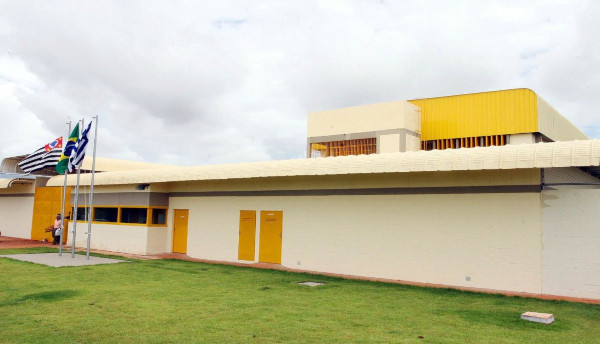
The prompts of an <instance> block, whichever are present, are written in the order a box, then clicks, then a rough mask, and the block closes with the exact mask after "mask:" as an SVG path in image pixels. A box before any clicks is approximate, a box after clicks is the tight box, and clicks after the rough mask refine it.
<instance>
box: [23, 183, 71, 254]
mask: <svg viewBox="0 0 600 344" xmlns="http://www.w3.org/2000/svg"><path fill="white" fill-rule="evenodd" d="M62 192H63V188H62V187H59V186H54V187H38V188H36V189H35V194H34V198H33V219H32V221H31V240H40V241H42V240H44V239H46V240H47V241H48V242H52V233H50V232H45V229H46V227H48V226H52V225H54V220H56V214H60V213H61V212H62ZM70 196H71V188H70V187H67V199H66V203H65V217H67V218H68V215H69V212H70V209H71V197H70ZM63 222H64V227H65V230H63V244H66V243H67V236H68V233H69V231H68V221H63Z"/></svg>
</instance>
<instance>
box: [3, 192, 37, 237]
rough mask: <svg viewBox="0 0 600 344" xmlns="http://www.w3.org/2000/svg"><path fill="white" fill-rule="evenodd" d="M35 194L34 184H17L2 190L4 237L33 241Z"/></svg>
mask: <svg viewBox="0 0 600 344" xmlns="http://www.w3.org/2000/svg"><path fill="white" fill-rule="evenodd" d="M33 194H34V186H33V184H25V185H19V184H16V185H12V186H11V187H10V188H8V189H0V213H1V214H2V224H0V232H2V235H3V236H10V237H15V238H23V239H31V221H32V220H33V218H32V216H33Z"/></svg>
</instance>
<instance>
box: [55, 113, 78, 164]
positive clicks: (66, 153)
mask: <svg viewBox="0 0 600 344" xmlns="http://www.w3.org/2000/svg"><path fill="white" fill-rule="evenodd" d="M78 138H79V122H78V123H77V125H75V128H73V131H71V135H69V141H67V144H66V145H65V149H63V152H62V155H61V156H60V159H59V160H58V164H56V172H58V174H65V173H66V171H67V166H68V164H69V157H70V156H71V152H73V149H75V143H76V142H77V139H78Z"/></svg>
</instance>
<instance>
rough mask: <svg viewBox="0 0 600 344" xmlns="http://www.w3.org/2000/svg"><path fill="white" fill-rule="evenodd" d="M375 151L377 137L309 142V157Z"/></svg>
mask: <svg viewBox="0 0 600 344" xmlns="http://www.w3.org/2000/svg"><path fill="white" fill-rule="evenodd" d="M374 153H377V139H376V138H368V139H357V140H344V141H330V142H319V143H313V144H311V153H310V157H311V158H317V157H328V156H346V155H360V154H374Z"/></svg>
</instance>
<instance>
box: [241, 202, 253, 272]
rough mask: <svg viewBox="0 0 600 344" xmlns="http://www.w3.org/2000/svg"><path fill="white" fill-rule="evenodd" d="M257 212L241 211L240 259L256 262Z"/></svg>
mask: <svg viewBox="0 0 600 344" xmlns="http://www.w3.org/2000/svg"><path fill="white" fill-rule="evenodd" d="M255 243H256V210H240V233H239V246H238V259H240V260H254V247H255Z"/></svg>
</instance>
